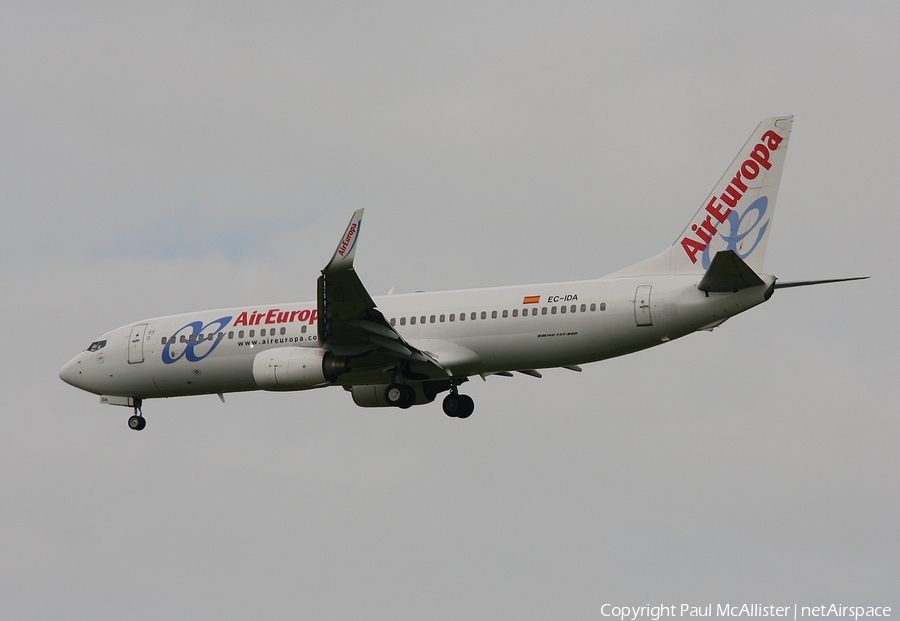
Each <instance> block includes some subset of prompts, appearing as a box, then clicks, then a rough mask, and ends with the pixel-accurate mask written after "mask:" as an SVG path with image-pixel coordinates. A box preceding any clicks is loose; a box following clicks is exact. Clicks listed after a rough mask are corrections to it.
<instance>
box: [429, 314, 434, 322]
mask: <svg viewBox="0 0 900 621" xmlns="http://www.w3.org/2000/svg"><path fill="white" fill-rule="evenodd" d="M429 321H430V322H431V323H434V322H435V317H434V315H432V316H431V319H429Z"/></svg>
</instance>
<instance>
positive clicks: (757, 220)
mask: <svg viewBox="0 0 900 621" xmlns="http://www.w3.org/2000/svg"><path fill="white" fill-rule="evenodd" d="M768 207H769V198H768V197H766V196H760V197H759V198H757V199H756V200H755V201H753V202H752V203H750V206H749V207H747V209H745V210H744V213H742V214H741V215H738V214H737V212H736V211H734V210H732V212H731V213H730V214H728V218H727V219H726V220H725V221H726V222H727V223H728V226H729V229H730V230H729V231H728V233H727V234H726V233H725V231H719V235H721V237H722V241H724V242H725V250H731V251H733V252H734V253H735V254H736V255H737V256H739V257H740V258H741V259H746V258H747V257H749V256H750V255H751V254H753V251H754V250H756V247H757V246H758V245H759V242H760V241H762V238H763V235H765V234H766V229H767V228H769V221H768V220H766V221H765V222H763V218H764V217H765V215H766V209H767V208H768ZM751 213H752V214H753V215H752V216H751ZM748 216H750V217H752V218H754V219H753V220H752V224H746V225H745V224H744V222H745V220H747V217H748ZM760 224H762V226H761V227H760ZM741 227H744V231H743V232H741ZM757 227H759V230H756V229H757ZM754 230H756V239H755V240H753V245H752V246H750V249H749V250H747V251H746V252H743V253H741V252H740V251H739V250H738V247H739V246H740V244H741V242H742V241H744V239H745V238H746V237H748V236H749V235H750V234H751V233H753V231H754ZM751 239H752V238H751ZM711 262H712V260H711V259H710V257H709V245H707V246H706V248H705V249H704V250H703V269H709V264H710V263H711Z"/></svg>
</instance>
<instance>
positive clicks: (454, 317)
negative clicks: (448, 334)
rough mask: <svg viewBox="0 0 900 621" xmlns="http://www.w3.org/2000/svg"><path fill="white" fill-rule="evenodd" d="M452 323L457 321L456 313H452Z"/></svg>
mask: <svg viewBox="0 0 900 621" xmlns="http://www.w3.org/2000/svg"><path fill="white" fill-rule="evenodd" d="M450 321H456V313H450Z"/></svg>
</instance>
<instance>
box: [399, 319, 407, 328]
mask: <svg viewBox="0 0 900 621" xmlns="http://www.w3.org/2000/svg"><path fill="white" fill-rule="evenodd" d="M400 325H401V326H405V325H406V317H401V318H400Z"/></svg>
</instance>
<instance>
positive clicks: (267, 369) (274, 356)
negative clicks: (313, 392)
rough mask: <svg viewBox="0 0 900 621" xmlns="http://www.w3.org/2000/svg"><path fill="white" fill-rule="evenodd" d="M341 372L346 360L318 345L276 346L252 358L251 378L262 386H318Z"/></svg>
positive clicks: (343, 371) (332, 379) (326, 383)
mask: <svg viewBox="0 0 900 621" xmlns="http://www.w3.org/2000/svg"><path fill="white" fill-rule="evenodd" d="M345 372H346V362H344V361H341V360H339V359H337V358H336V357H335V356H334V355H333V354H332V353H331V352H329V351H326V350H324V349H319V348H318V347H276V348H275V349H269V350H267V351H263V352H260V353H258V354H256V357H255V358H254V359H253V381H255V382H256V385H257V386H259V387H260V388H262V389H263V390H307V389H309V388H319V387H321V386H327V385H328V384H330V383H332V382H333V381H334V380H335V379H337V377H338V376H339V375H341V374H343V373H345Z"/></svg>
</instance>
